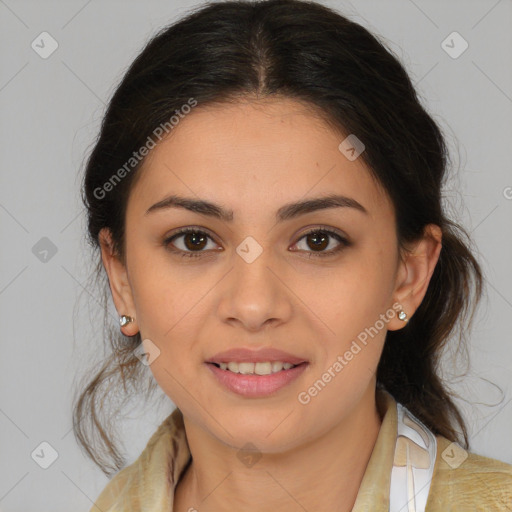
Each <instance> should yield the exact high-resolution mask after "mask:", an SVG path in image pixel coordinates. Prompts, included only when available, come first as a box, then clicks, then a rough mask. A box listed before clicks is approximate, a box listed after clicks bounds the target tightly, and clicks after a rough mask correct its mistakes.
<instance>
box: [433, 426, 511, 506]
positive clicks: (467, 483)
mask: <svg viewBox="0 0 512 512" xmlns="http://www.w3.org/2000/svg"><path fill="white" fill-rule="evenodd" d="M436 439H437V459H436V464H435V467H434V475H433V478H432V484H431V488H430V493H429V498H428V502H427V512H437V511H441V510H442V511H443V512H448V511H453V512H456V511H467V510H471V511H482V512H483V511H488V510H493V511H496V512H502V511H503V512H505V511H510V510H512V465H510V464H507V463H505V462H502V461H499V460H496V459H491V458H488V457H484V456H482V455H477V454H475V453H471V452H468V451H466V450H464V449H463V448H462V447H460V446H459V445H458V444H457V443H452V442H451V441H449V440H448V439H446V438H445V437H443V436H436Z"/></svg>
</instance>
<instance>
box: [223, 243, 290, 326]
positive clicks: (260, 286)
mask: <svg viewBox="0 0 512 512" xmlns="http://www.w3.org/2000/svg"><path fill="white" fill-rule="evenodd" d="M287 275H289V272H288V271H287V270H286V269H283V267H281V266H278V265H276V264H275V263H272V262H271V261H270V259H269V258H267V255H266V254H265V251H263V253H262V254H261V255H260V256H259V257H258V258H257V259H256V260H255V261H252V262H251V263H248V262H247V261H245V260H244V259H243V258H241V257H239V256H238V255H236V256H235V257H234V262H233V268H232V270H231V271H230V272H229V274H228V275H227V276H226V278H225V279H224V280H223V281H224V283H223V285H222V286H221V287H220V290H219V292H220V299H219V303H218V315H219V317H220V320H221V321H222V322H224V323H230V324H233V325H235V324H239V325H240V326H242V327H243V328H244V329H245V330H247V331H250V332H257V331H260V330H262V329H265V328H266V327H267V326H268V325H273V326H274V327H276V326H278V325H280V324H283V323H286V322H288V321H289V320H290V318H291V315H292V312H293V302H292V300H293V293H292V291H291V290H290V288H289V286H288V285H287V283H288V280H289V279H287Z"/></svg>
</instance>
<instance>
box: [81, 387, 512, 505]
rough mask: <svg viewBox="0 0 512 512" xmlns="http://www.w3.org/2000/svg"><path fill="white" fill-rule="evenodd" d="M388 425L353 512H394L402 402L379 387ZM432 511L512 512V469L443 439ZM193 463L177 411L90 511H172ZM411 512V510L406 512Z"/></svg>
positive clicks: (431, 495) (379, 438) (430, 501)
mask: <svg viewBox="0 0 512 512" xmlns="http://www.w3.org/2000/svg"><path fill="white" fill-rule="evenodd" d="M376 400H377V406H378V408H379V411H380V412H381V416H382V425H381V428H380V431H379V434H378V436H377V441H376V443H375V446H374V448H373V452H372V455H371V457H370V460H369V462H368V466H367V467H366V471H365V473H364V476H363V480H362V482H361V486H360V488H359V492H358V494H357V498H356V502H355V504H354V507H353V509H352V512H388V509H389V488H390V479H391V469H392V466H393V457H394V449H395V444H396V437H397V410H396V401H395V400H394V398H393V397H392V396H391V395H390V394H389V393H388V392H386V391H384V390H381V389H377V391H376ZM436 439H437V458H436V463H435V467H434V474H433V477H432V482H431V487H430V493H429V496H428V501H427V506H426V512H458V511H460V512H470V511H471V512H473V511H477V512H480V511H481V512H484V511H485V512H490V511H493V512H512V465H509V464H506V463H504V462H500V461H498V460H495V459H490V458H487V457H483V456H480V455H475V454H473V453H468V452H465V451H464V450H463V449H462V448H461V447H460V446H459V445H457V444H454V443H453V444H452V443H451V442H450V441H449V440H448V439H446V438H444V437H442V436H436ZM189 459H190V450H189V446H188V443H187V438H186V434H185V429H184V425H183V415H182V413H181V411H180V410H179V409H175V410H174V411H173V413H172V414H170V415H169V416H168V417H167V418H166V419H165V420H164V421H163V422H162V424H161V425H160V426H159V427H158V429H157V431H156V432H155V433H154V434H153V435H152V437H151V439H150V440H149V442H148V444H147V445H146V447H145V449H144V450H143V452H142V453H141V455H140V456H139V457H138V458H137V460H136V461H135V462H133V463H132V464H131V465H129V466H127V467H126V468H124V469H122V470H121V471H119V472H118V473H117V474H116V475H115V476H114V477H113V478H112V480H111V481H110V482H109V483H108V484H107V485H106V487H105V489H103V491H102V492H101V494H100V496H99V497H98V498H97V500H96V502H95V506H93V507H92V509H91V511H90V512H126V511H130V512H143V511H144V512H148V511H151V512H172V509H173V501H174V490H175V487H176V485H177V482H178V481H179V478H180V476H181V474H182V471H183V470H184V469H185V467H186V466H187V464H188V462H189ZM404 512H407V511H404Z"/></svg>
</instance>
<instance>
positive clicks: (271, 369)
mask: <svg viewBox="0 0 512 512" xmlns="http://www.w3.org/2000/svg"><path fill="white" fill-rule="evenodd" d="M219 366H220V368H221V369H222V370H229V371H231V372H233V373H242V374H244V375H254V374H256V375H270V374H271V373H277V372H280V371H281V370H283V369H284V370H289V369H290V368H292V367H293V366H295V365H293V364H291V363H282V362H280V361H273V362H270V361H268V362H265V363H235V362H234V361H233V362H229V363H219Z"/></svg>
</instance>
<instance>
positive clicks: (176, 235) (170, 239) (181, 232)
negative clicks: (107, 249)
mask: <svg viewBox="0 0 512 512" xmlns="http://www.w3.org/2000/svg"><path fill="white" fill-rule="evenodd" d="M187 233H195V234H199V235H206V236H207V237H208V238H210V240H213V238H212V237H211V236H210V235H209V234H208V233H206V232H205V231H202V230H201V229H197V228H193V227H188V228H182V229H180V230H179V231H177V232H176V233H174V234H173V235H172V236H170V237H168V238H166V239H165V240H164V242H163V245H164V246H165V248H166V249H168V250H169V251H171V252H173V253H177V254H180V256H181V257H184V258H197V257H200V256H202V253H204V252H205V251H183V250H181V249H172V248H171V242H173V241H174V240H175V239H176V238H179V237H180V236H182V235H184V234H187ZM312 233H324V234H326V235H329V236H332V237H333V238H335V239H336V240H337V241H338V242H340V245H339V246H338V247H337V248H336V249H331V250H330V251H323V252H314V251H306V252H309V254H310V256H308V258H311V257H315V258H316V257H319V258H325V257H329V256H335V255H336V254H337V253H338V252H339V251H341V250H342V249H343V248H345V247H349V246H350V245H352V244H351V242H349V241H348V240H347V239H346V238H344V237H342V236H341V235H340V234H338V233H337V232H335V231H332V230H330V229H328V228H324V227H321V226H320V227H316V228H312V229H310V230H308V231H306V232H305V233H303V234H302V235H301V237H300V238H299V239H298V240H297V242H296V243H298V242H299V241H300V240H302V239H303V238H305V237H306V236H308V235H310V234H312Z"/></svg>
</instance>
